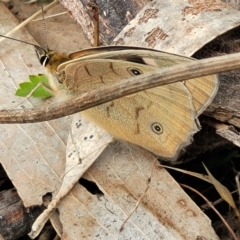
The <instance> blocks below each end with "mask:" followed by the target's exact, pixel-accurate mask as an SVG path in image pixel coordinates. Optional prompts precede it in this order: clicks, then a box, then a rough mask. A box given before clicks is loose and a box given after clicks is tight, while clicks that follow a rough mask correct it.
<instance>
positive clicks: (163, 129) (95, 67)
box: [51, 46, 218, 160]
mask: <svg viewBox="0 0 240 240" xmlns="http://www.w3.org/2000/svg"><path fill="white" fill-rule="evenodd" d="M70 58H71V60H68V61H66V62H64V63H62V64H60V65H59V66H58V67H57V68H56V69H55V71H56V72H57V73H58V79H59V81H60V82H62V83H63V86H64V89H65V90H66V91H67V93H68V94H70V96H75V95H79V94H83V93H85V92H88V91H90V90H93V89H98V88H105V87H106V88H107V87H109V86H110V85H111V84H113V83H115V82H116V81H120V80H121V79H123V78H129V77H133V76H136V77H137V76H138V75H139V74H144V73H151V72H154V71H155V70H156V69H159V68H163V67H168V66H171V65H174V64H179V63H184V62H187V61H193V59H190V58H186V57H182V56H178V55H174V54H169V53H164V52H159V51H155V50H151V49H141V48H129V47H119V46H117V47H103V48H95V49H94V48H93V49H89V50H83V51H79V52H76V53H73V54H70ZM51 71H53V70H52V69H51ZM217 86H218V80H217V79H216V78H215V76H207V77H204V78H197V79H193V80H190V81H186V82H178V83H174V84H169V85H165V86H161V87H156V88H153V89H148V90H145V91H142V92H139V93H135V94H133V95H130V96H127V97H124V98H120V99H117V100H113V101H111V102H108V103H105V104H102V105H99V106H96V107H94V108H91V109H88V110H86V111H84V112H83V114H84V115H85V116H87V117H88V118H89V119H91V120H92V121H94V122H96V123H97V124H98V125H99V126H100V127H102V128H104V129H105V130H106V131H108V132H109V133H110V134H112V135H113V136H114V137H116V138H118V139H122V140H125V141H129V142H132V143H134V144H137V145H139V146H141V147H143V148H146V149H147V150H149V151H151V152H153V153H155V154H156V155H158V156H160V157H162V158H163V159H168V160H169V159H170V160H175V159H176V158H177V156H178V154H179V152H180V150H181V149H182V148H183V147H185V146H187V145H189V143H190V142H191V141H192V135H193V134H194V133H196V132H197V131H199V123H198V120H197V116H198V115H199V114H200V113H201V112H202V111H203V110H204V109H205V108H206V106H207V105H208V104H209V103H210V102H211V100H212V99H213V97H214V95H215V93H216V91H217Z"/></svg>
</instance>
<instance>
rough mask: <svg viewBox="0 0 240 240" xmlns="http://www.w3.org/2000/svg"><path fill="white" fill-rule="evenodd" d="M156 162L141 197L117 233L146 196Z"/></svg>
mask: <svg viewBox="0 0 240 240" xmlns="http://www.w3.org/2000/svg"><path fill="white" fill-rule="evenodd" d="M156 162H157V158H156V159H155V161H154V162H153V165H152V170H151V175H150V177H149V178H148V179H147V187H146V188H145V190H144V192H143V194H142V196H141V197H140V198H139V199H138V201H137V202H136V204H135V207H134V208H133V209H132V211H131V213H130V214H129V215H128V217H127V218H126V219H125V220H124V221H123V223H122V225H121V227H120V229H119V232H122V230H123V228H124V225H125V224H126V222H127V221H128V219H129V218H130V217H131V216H132V215H133V213H134V212H135V211H136V209H137V208H138V206H139V204H140V202H141V201H142V199H143V197H144V196H146V194H147V191H148V189H149V187H150V183H151V180H152V176H153V170H154V166H155V163H156Z"/></svg>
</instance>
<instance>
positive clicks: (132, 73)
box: [128, 67, 143, 76]
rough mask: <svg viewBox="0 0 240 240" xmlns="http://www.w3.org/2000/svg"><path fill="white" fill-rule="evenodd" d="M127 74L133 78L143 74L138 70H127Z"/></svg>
mask: <svg viewBox="0 0 240 240" xmlns="http://www.w3.org/2000/svg"><path fill="white" fill-rule="evenodd" d="M128 72H129V73H130V74H131V75H134V76H138V75H141V74H143V72H142V71H141V70H140V69H138V68H131V67H130V68H128Z"/></svg>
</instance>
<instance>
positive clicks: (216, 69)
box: [0, 53, 240, 123]
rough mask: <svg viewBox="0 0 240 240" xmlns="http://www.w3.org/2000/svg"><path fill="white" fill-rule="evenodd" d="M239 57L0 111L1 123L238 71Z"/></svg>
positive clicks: (162, 71) (66, 111)
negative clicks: (57, 100) (35, 105)
mask: <svg viewBox="0 0 240 240" xmlns="http://www.w3.org/2000/svg"><path fill="white" fill-rule="evenodd" d="M239 59H240V53H235V54H231V55H225V56H220V57H215V58H209V59H203V60H199V61H193V62H189V63H184V64H179V65H175V66H171V67H168V68H161V69H159V70H157V71H155V72H153V73H149V74H143V75H139V76H138V77H132V78H129V79H123V80H122V81H120V82H117V83H115V84H113V85H112V86H110V87H108V88H101V89H97V90H93V91H90V92H88V93H85V94H83V95H81V96H79V97H76V98H74V99H71V100H69V101H67V102H62V103H57V104H51V105H49V106H48V107H46V106H45V107H40V108H34V109H25V110H24V111H23V110H13V109H6V110H2V111H0V123H32V122H42V121H48V120H52V119H56V118H60V117H63V116H67V115H71V114H74V113H76V112H80V111H83V110H86V109H88V108H91V107H94V106H97V105H100V104H103V103H106V102H108V101H111V100H113V99H117V98H120V97H123V96H127V95H130V94H133V93H136V92H140V91H143V90H146V89H149V88H154V87H158V86H162V85H166V84H170V83H174V82H179V81H182V80H189V79H193V78H196V77H201V76H207V75H211V74H214V73H220V72H226V71H230V70H236V69H239V68H240V61H239Z"/></svg>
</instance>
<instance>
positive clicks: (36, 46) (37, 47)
mask: <svg viewBox="0 0 240 240" xmlns="http://www.w3.org/2000/svg"><path fill="white" fill-rule="evenodd" d="M0 37H4V38H7V39H11V40H13V41H17V42H21V43H24V44H28V45H31V46H34V47H35V49H39V50H41V51H42V52H44V53H45V54H47V51H46V50H44V49H43V48H41V47H39V46H38V45H36V44H33V43H29V42H26V41H23V40H20V39H16V38H12V37H7V36H4V35H2V34H0Z"/></svg>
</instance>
